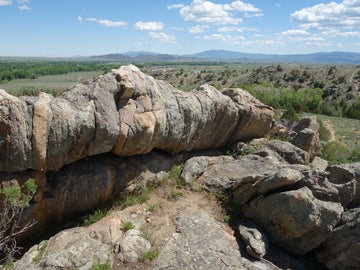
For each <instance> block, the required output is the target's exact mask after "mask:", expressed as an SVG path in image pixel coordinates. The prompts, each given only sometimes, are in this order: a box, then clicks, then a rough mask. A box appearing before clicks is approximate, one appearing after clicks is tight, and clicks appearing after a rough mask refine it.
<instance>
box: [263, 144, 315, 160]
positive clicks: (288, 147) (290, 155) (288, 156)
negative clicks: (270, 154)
mask: <svg viewBox="0 0 360 270" xmlns="http://www.w3.org/2000/svg"><path fill="white" fill-rule="evenodd" d="M268 147H269V148H270V149H271V150H273V151H275V152H277V153H278V154H279V155H280V156H282V157H283V158H285V160H286V161H288V162H289V163H291V164H308V163H309V161H310V155H309V153H307V152H306V151H304V150H302V149H300V148H298V147H296V146H295V145H292V144H291V143H289V142H283V141H279V140H273V141H270V142H269V143H268Z"/></svg>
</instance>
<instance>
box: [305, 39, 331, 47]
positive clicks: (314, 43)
mask: <svg viewBox="0 0 360 270" xmlns="http://www.w3.org/2000/svg"><path fill="white" fill-rule="evenodd" d="M332 45H333V44H332V43H331V42H325V41H308V42H305V46H306V47H320V48H322V47H329V46H332Z"/></svg>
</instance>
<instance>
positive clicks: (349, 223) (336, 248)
mask: <svg viewBox="0 0 360 270" xmlns="http://www.w3.org/2000/svg"><path fill="white" fill-rule="evenodd" d="M359 254H360V208H355V209H351V210H349V211H347V212H345V213H344V214H343V216H342V219H341V223H340V224H339V226H338V227H337V228H336V229H335V230H334V232H333V233H332V234H331V236H330V237H329V239H327V240H326V241H325V242H324V243H323V244H322V249H320V251H318V252H317V254H316V258H317V259H318V260H319V261H320V262H322V263H323V264H324V265H326V267H327V268H329V269H331V270H335V269H336V270H337V269H360V260H359Z"/></svg>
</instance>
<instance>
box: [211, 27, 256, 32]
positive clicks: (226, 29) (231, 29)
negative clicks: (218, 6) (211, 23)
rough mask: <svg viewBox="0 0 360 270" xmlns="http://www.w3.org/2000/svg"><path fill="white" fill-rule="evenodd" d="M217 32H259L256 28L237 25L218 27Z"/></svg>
mask: <svg viewBox="0 0 360 270" xmlns="http://www.w3.org/2000/svg"><path fill="white" fill-rule="evenodd" d="M217 31H218V32H222V33H223V32H240V33H241V32H244V31H251V32H260V30H259V29H257V28H251V27H237V26H224V27H220V28H219V29H218V30H217Z"/></svg>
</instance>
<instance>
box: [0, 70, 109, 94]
mask: <svg viewBox="0 0 360 270" xmlns="http://www.w3.org/2000/svg"><path fill="white" fill-rule="evenodd" d="M101 74H103V71H101V70H98V71H87V72H74V73H68V74H62V75H51V76H42V77H39V78H37V79H33V80H32V79H19V80H12V81H10V82H7V83H4V84H1V85H0V89H4V90H6V91H7V92H8V93H10V94H12V95H15V96H20V95H23V94H22V92H23V91H24V90H26V89H29V90H31V89H42V90H45V91H46V90H47V91H51V90H52V91H56V92H58V93H61V92H64V91H66V89H67V88H69V87H70V86H72V85H74V84H79V83H83V82H84V81H86V80H89V79H93V78H94V77H97V76H99V75H101Z"/></svg>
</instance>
